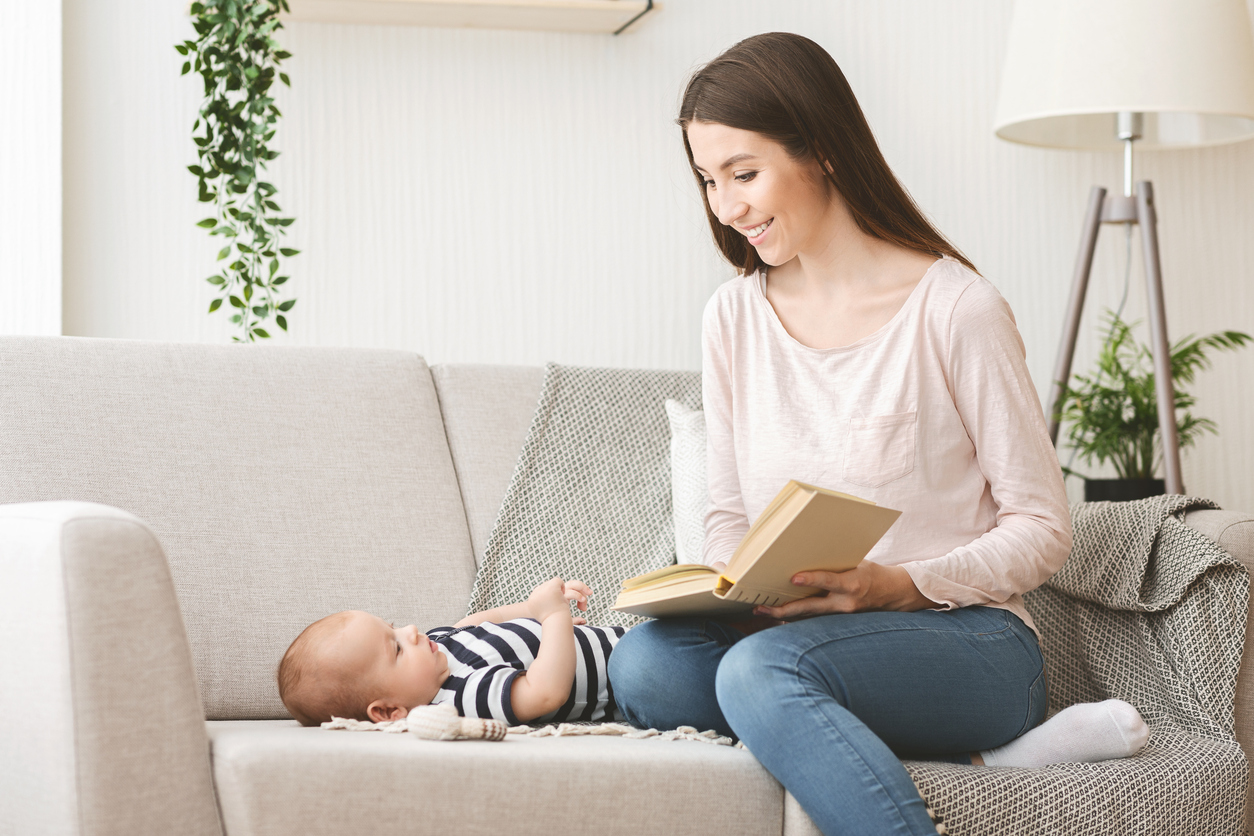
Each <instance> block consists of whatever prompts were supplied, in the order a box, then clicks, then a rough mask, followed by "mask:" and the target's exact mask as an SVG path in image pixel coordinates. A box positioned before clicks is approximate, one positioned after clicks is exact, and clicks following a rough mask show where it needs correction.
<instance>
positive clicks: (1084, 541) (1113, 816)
mask: <svg viewBox="0 0 1254 836" xmlns="http://www.w3.org/2000/svg"><path fill="white" fill-rule="evenodd" d="M1215 507H1217V506H1216V505H1215V504H1214V503H1212V502H1209V501H1207V500H1204V499H1197V498H1192V497H1183V496H1159V497H1153V498H1150V499H1145V500H1140V501H1137V502H1094V503H1081V504H1078V505H1074V506H1072V508H1071V519H1072V523H1073V525H1074V530H1075V543H1074V546H1073V548H1072V552H1071V556H1070V557H1069V558H1068V559H1067V562H1066V564H1064V566H1063V568H1062V569H1061V570H1060V571H1059V572H1058V574H1056V575H1054V577H1052V578H1051V579H1050V580H1049V581H1047V582H1046V583H1045V585H1044V586H1042V587H1041V588H1039V589H1037V590H1035V591H1033V592H1031V593H1029V594H1028V595H1027V596H1025V599H1026V604H1027V607H1028V609H1029V610H1030V611H1031V613H1032V617H1033V619H1034V620H1035V621H1036V624H1037V627H1038V628H1039V629H1040V631H1041V634H1042V636H1043V640H1042V650H1043V652H1044V655H1045V664H1046V676H1047V678H1048V682H1049V703H1050V710H1051V713H1052V712H1055V711H1058V710H1061V709H1063V708H1065V707H1067V706H1068V705H1071V704H1073V703H1077V702H1093V701H1096V700H1103V699H1106V698H1108V697H1117V698H1119V699H1122V700H1126V701H1128V702H1130V703H1132V704H1133V705H1134V706H1136V707H1137V709H1139V710H1140V712H1141V714H1142V715H1143V716H1144V717H1145V720H1146V722H1147V723H1148V724H1149V726H1150V730H1151V732H1150V740H1149V745H1148V746H1147V747H1146V748H1145V749H1144V750H1143V751H1142V752H1141V754H1139V755H1137V756H1136V757H1132V758H1126V759H1122V760H1112V761H1104V762H1101V763H1089V764H1056V765H1054V766H1048V767H1045V768H1044V769H993V768H987V767H969V766H967V767H964V766H956V765H952V764H938V763H929V762H924V761H907V762H906V768H907V769H908V770H909V771H910V775H911V777H912V778H913V779H914V782H915V784H916V785H918V787H919V791H920V792H921V793H922V795H923V796H924V798H926V799H928V802H929V803H930V804H931V805H932V806H934V807H935V808H936V810H937V812H938V813H940V815H941V817H942V818H943V819H944V821H945V823H946V825H947V826H948V828H949V832H950V833H952V834H971V835H972V836H974V835H975V834H980V835H981V836H984V834H987V836H1001V835H1002V834H1008V833H1014V834H1042V836H1044V834H1074V835H1075V836H1089V834H1092V836H1108V835H1109V834H1142V833H1144V834H1166V833H1198V834H1201V833H1206V834H1216V835H1217V834H1234V836H1236V834H1240V833H1241V832H1242V830H1243V827H1244V815H1243V809H1244V805H1245V785H1246V780H1247V775H1248V771H1249V769H1248V766H1247V764H1246V760H1245V756H1244V755H1243V754H1242V752H1241V747H1240V746H1239V744H1238V743H1237V741H1236V738H1235V736H1234V731H1233V724H1234V719H1233V708H1232V706H1233V699H1234V697H1235V694H1236V679H1237V671H1238V669H1239V668H1240V665H1241V650H1242V647H1243V644H1244V632H1245V616H1246V606H1247V603H1248V601H1249V577H1248V575H1247V573H1246V571H1245V568H1244V567H1243V566H1242V565H1241V564H1240V563H1238V562H1237V561H1236V560H1234V559H1233V558H1231V557H1229V556H1228V555H1227V553H1225V552H1224V551H1223V550H1222V549H1220V548H1219V547H1218V546H1216V545H1215V544H1214V543H1213V542H1212V541H1211V540H1209V539H1208V538H1207V537H1205V536H1204V535H1202V534H1200V533H1198V532H1197V531H1195V530H1194V529H1192V528H1189V527H1188V526H1186V525H1185V524H1184V522H1183V519H1184V512H1185V511H1187V510H1189V509H1192V508H1215Z"/></svg>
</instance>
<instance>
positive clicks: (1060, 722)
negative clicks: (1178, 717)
mask: <svg viewBox="0 0 1254 836" xmlns="http://www.w3.org/2000/svg"><path fill="white" fill-rule="evenodd" d="M1148 740H1149V726H1147V725H1145V720H1143V719H1142V718H1141V714H1140V712H1138V711H1137V710H1136V709H1135V708H1133V707H1132V706H1131V705H1129V704H1128V703H1126V702H1124V701H1123V700H1105V701H1103V702H1083V703H1077V704H1075V705H1072V706H1068V707H1067V708H1064V709H1063V710H1062V711H1059V712H1058V713H1057V714H1055V715H1054V716H1053V717H1050V718H1049V719H1048V720H1046V721H1045V722H1044V723H1041V724H1040V725H1039V726H1037V727H1036V728H1034V729H1032V730H1031V731H1029V732H1027V733H1025V734H1023V735H1020V736H1019V737H1016V738H1015V739H1014V740H1012V741H1010V742H1009V743H1007V744H1006V745H1004V746H998V747H997V748H996V749H987V750H985V751H982V752H980V756H981V757H982V758H983V759H984V763H985V764H986V765H988V766H1020V767H1028V768H1036V767H1041V766H1045V765H1047V764H1051V763H1091V762H1093V761H1105V760H1110V759H1111V758H1126V757H1130V756H1132V755H1135V754H1136V753H1137V752H1139V751H1141V750H1142V749H1144V748H1145V743H1146V741H1148Z"/></svg>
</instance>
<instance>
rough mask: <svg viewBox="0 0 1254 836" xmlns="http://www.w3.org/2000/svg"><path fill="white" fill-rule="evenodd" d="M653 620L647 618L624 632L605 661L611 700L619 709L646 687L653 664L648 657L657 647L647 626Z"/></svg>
mask: <svg viewBox="0 0 1254 836" xmlns="http://www.w3.org/2000/svg"><path fill="white" fill-rule="evenodd" d="M656 623H657V622H656V621H646V622H645V623H644V624H641V625H639V626H637V627H633V628H631V629H630V630H628V631H627V632H626V633H624V634H623V637H622V638H621V639H619V640H618V644H616V645H614V652H613V653H611V654H610V658H609V660H608V661H607V663H606V671H607V672H608V674H609V677H610V683H611V684H612V685H613V686H614V699H615V701H616V702H617V703H618V705H619V707H620V708H621V707H622V705H623V703H624V702H627V701H630V700H631V699H632V698H633V697H634V696H635V694H636V693H638V692H639V691H642V690H644V691H647V690H648V688H647V683H646V680H647V679H649V673H650V671H652V670H653V669H654V668H655V667H656V665H654V664H651V663H650V660H651V659H652V658H653V657H654V656H655V654H656V653H657V650H658V648H657V641H656V639H655V637H653V636H652V635H651V633H652V632H653V630H652V629H650V628H652V627H653V625H654V624H656ZM642 686H643V687H642Z"/></svg>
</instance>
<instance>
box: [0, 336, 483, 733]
mask: <svg viewBox="0 0 1254 836" xmlns="http://www.w3.org/2000/svg"><path fill="white" fill-rule="evenodd" d="M0 381H2V382H3V385H0V427H4V436H5V443H4V444H3V445H0V473H3V474H4V475H5V478H4V479H3V481H2V482H0V502H28V501H34V500H57V499H75V500H87V501H92V502H101V503H105V504H107V505H112V506H116V507H118V508H122V509H124V510H127V511H130V512H131V513H133V514H135V515H136V516H138V517H139V518H140V519H142V520H144V521H145V522H147V523H148V525H149V526H150V527H151V528H152V530H153V531H154V532H155V533H156V535H157V538H158V540H159V541H160V543H161V545H162V546H163V547H164V549H165V552H166V555H167V557H168V558H169V562H170V570H171V575H172V577H173V580H174V588H175V591H176V592H177V594H178V598H179V606H180V608H181V610H182V615H183V620H184V623H185V624H186V627H187V634H188V640H189V642H190V644H191V647H192V652H193V659H194V663H195V668H196V673H197V679H198V681H199V686H200V694H201V698H202V700H203V702H204V705H205V710H206V712H207V714H208V716H209V717H217V718H280V717H286V716H287V712H286V711H285V710H284V709H283V705H282V703H281V702H280V701H279V699H278V693H277V690H276V687H275V684H274V674H275V668H276V666H277V664H278V661H279V658H280V657H281V655H282V653H283V651H284V649H285V648H286V647H287V645H288V643H290V642H291V641H292V639H293V638H295V637H296V635H297V634H298V633H299V632H300V630H301V629H303V628H304V627H305V625H307V624H308V623H310V622H311V621H313V620H314V619H317V618H319V617H321V616H323V615H326V614H327V613H330V612H334V611H336V610H341V609H366V610H369V611H371V612H374V613H375V614H377V615H379V616H381V617H382V618H385V619H389V620H397V621H398V622H399V623H409V622H413V623H415V624H419V625H423V626H426V627H429V626H434V625H436V624H438V623H451V622H453V621H456V620H457V618H458V617H460V615H461V613H462V612H463V611H464V609H465V606H466V601H467V600H468V598H469V593H470V587H471V582H472V580H473V573H474V559H473V555H472V553H471V550H470V538H469V535H468V533H467V530H466V518H465V514H464V512H463V510H462V504H461V497H460V495H459V493H458V489H457V481H456V477H455V475H454V472H453V464H452V460H451V458H450V455H449V451H448V444H447V442H446V441H445V438H444V427H443V423H442V421H441V418H440V410H439V405H438V403H437V401H436V396H435V388H434V386H433V384H432V382H431V375H430V373H429V371H428V369H427V366H426V363H424V362H423V360H422V358H421V357H418V356H417V355H414V354H409V353H405V352H399V351H379V350H362V349H322V348H286V347H274V346H212V345H196V344H172V343H154V342H139V341H126V340H96V339H77V338H69V337H52V338H49V337H44V338H39V337H5V338H0Z"/></svg>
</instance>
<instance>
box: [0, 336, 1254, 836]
mask: <svg viewBox="0 0 1254 836" xmlns="http://www.w3.org/2000/svg"><path fill="white" fill-rule="evenodd" d="M542 376H543V371H542V370H541V369H537V368H524V367H508V366H470V365H461V366H458V365H449V366H436V367H434V368H430V369H429V368H428V367H427V365H426V363H425V362H424V361H423V359H422V358H421V357H419V356H416V355H414V354H409V353H405V352H399V351H379V350H356V349H312V348H301V349H292V348H278V347H258V346H249V347H243V346H207V345H194V344H165V343H147V342H132V341H118V340H89V339H75V338H21V337H8V338H0V671H2V672H3V678H2V680H0V717H3V718H4V723H3V729H0V753H2V754H0V834H21V836H34V835H35V834H84V835H86V834H93V835H94V834H128V835H129V836H137V835H139V834H153V836H156V834H163V835H164V834H187V836H201V835H202V834H204V835H205V836H208V835H209V834H220V833H223V832H225V833H226V834H229V836H254V834H256V836H261V835H262V834H265V836H286V835H287V834H292V836H296V834H301V835H302V836H305V835H306V834H308V835H310V836H313V835H315V834H355V833H362V834H371V836H384V834H411V833H412V834H425V833H432V834H437V833H438V834H502V833H509V834H533V833H534V834H549V833H556V832H566V831H575V832H587V833H598V834H632V835H633V836H636V835H637V834H706V833H708V834H719V836H731V835H732V834H746V836H748V835H749V834H752V835H753V836H761V834H789V836H800V834H814V833H816V832H817V831H815V830H814V828H813V825H812V824H811V823H810V821H809V819H808V818H807V817H806V816H805V814H804V812H802V811H801V809H800V808H799V807H798V806H797V805H796V803H795V802H793V801H792V800H791V798H790V797H788V796H787V795H786V793H785V792H784V791H783V789H782V788H781V787H780V785H779V784H778V783H776V782H775V781H774V779H772V778H771V776H770V775H769V774H768V773H766V772H765V771H764V770H763V769H762V768H761V767H760V766H759V765H758V764H757V762H756V761H755V760H754V759H753V757H752V756H751V755H749V754H748V753H747V752H745V751H742V750H736V749H731V748H728V747H720V746H710V745H702V744H696V743H680V742H676V743H663V742H657V741H650V740H625V739H621V738H607V737H576V738H563V739H552V738H542V739H527V738H519V737H516V736H512V737H511V738H510V739H508V740H506V741H505V742H503V743H488V742H479V741H473V742H458V743H448V742H434V741H422V740H417V739H412V738H411V737H410V736H409V735H383V734H360V733H349V732H328V731H324V730H321V729H307V728H301V727H300V726H298V725H297V724H296V723H295V721H293V720H290V719H286V717H287V715H286V713H285V711H284V709H283V706H282V704H281V703H280V702H279V699H278V695H277V692H276V689H275V685H274V669H275V667H276V665H277V662H278V659H279V657H280V655H281V654H282V652H283V650H284V649H285V648H286V646H287V644H288V643H289V642H290V641H291V639H292V638H293V637H294V636H295V635H296V634H297V633H298V632H299V631H300V630H301V629H302V628H303V627H304V626H305V625H306V624H308V623H309V622H311V621H313V620H314V619H316V618H318V617H320V616H322V615H325V614H327V613H329V612H333V611H336V610H341V609H347V608H359V609H365V610H369V611H371V612H374V613H376V614H378V615H380V616H382V617H383V618H385V619H388V620H396V621H397V622H398V623H409V622H412V623H415V624H417V625H419V626H420V627H428V626H435V625H437V624H443V623H450V622H452V621H455V620H457V619H458V618H459V617H460V616H461V615H462V614H463V613H464V610H465V605H466V601H467V600H468V598H469V594H470V589H471V584H472V581H473V578H474V574H475V560H476V555H480V554H482V552H483V549H484V546H485V544H486V540H487V537H488V534H489V530H490V528H491V525H492V522H493V520H494V518H495V515H496V511H497V508H498V506H499V504H500V502H501V498H502V496H503V495H504V493H505V488H506V485H507V483H508V481H509V478H510V476H511V473H512V470H513V466H514V461H515V458H516V457H517V455H518V451H519V449H520V447H521V445H522V442H523V439H524V436H525V434H526V431H527V428H528V426H529V424H530V420H531V416H532V411H533V409H534V407H535V403H536V399H537V397H538V395H539V392H540V388H541V382H542ZM1189 522H1190V524H1192V525H1194V526H1195V527H1197V528H1199V529H1201V530H1202V531H1204V532H1206V533H1208V534H1209V535H1210V536H1212V538H1214V539H1216V540H1217V541H1218V542H1220V544H1221V545H1223V546H1224V547H1225V548H1227V549H1228V550H1229V552H1230V553H1232V554H1233V555H1234V556H1236V557H1238V558H1239V559H1240V560H1242V561H1243V562H1244V563H1245V564H1246V565H1247V566H1249V565H1251V564H1254V519H1252V518H1251V517H1250V516H1249V515H1244V514H1239V513H1233V512H1227V511H1222V512H1221V511H1204V512H1194V513H1193V514H1192V515H1191V516H1190V519H1189ZM599 592H600V594H602V595H612V594H614V592H615V591H614V590H599ZM1247 648H1248V634H1247ZM1251 676H1252V675H1249V674H1248V671H1246V670H1243V671H1242V674H1241V679H1240V683H1239V686H1238V696H1237V706H1236V709H1237V729H1238V737H1239V738H1240V740H1241V742H1242V745H1243V747H1245V750H1246V752H1247V753H1248V752H1250V751H1251V743H1254V685H1251V683H1250V679H1251Z"/></svg>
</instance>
